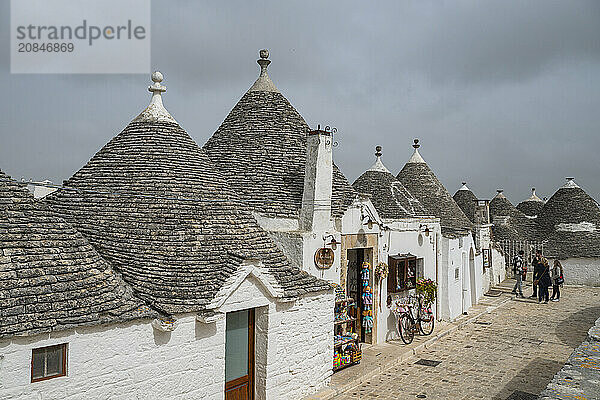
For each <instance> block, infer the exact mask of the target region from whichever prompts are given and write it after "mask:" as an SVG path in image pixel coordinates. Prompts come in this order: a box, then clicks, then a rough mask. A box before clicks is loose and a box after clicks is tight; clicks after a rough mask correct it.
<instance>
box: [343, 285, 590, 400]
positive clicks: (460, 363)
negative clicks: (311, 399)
mask: <svg viewBox="0 0 600 400" xmlns="http://www.w3.org/2000/svg"><path fill="white" fill-rule="evenodd" d="M527 292H528V293H531V289H529V288H528V289H527ZM504 296H508V294H505V295H504ZM598 317H600V288H576V287H566V288H564V289H563V290H562V298H561V301H560V302H557V303H553V302H550V303H549V304H538V303H537V301H535V302H534V301H532V300H529V299H524V300H521V299H519V300H512V301H510V302H509V303H508V304H505V305H503V306H502V307H499V308H498V309H496V310H494V311H493V312H491V313H490V314H485V315H483V316H481V317H480V318H479V319H478V320H477V322H475V323H472V324H469V325H467V326H465V327H464V328H462V329H459V330H457V331H455V332H453V333H451V334H450V335H448V336H445V337H443V338H441V339H440V340H439V341H437V342H436V343H435V344H434V345H433V346H432V347H431V348H429V349H426V350H424V351H423V352H422V353H420V354H419V355H418V356H416V357H415V358H413V359H409V360H408V361H407V362H405V363H402V364H399V365H398V366H397V367H393V368H392V369H390V370H388V371H386V372H384V373H381V374H379V375H378V376H376V377H375V378H373V379H371V380H370V381H368V382H367V383H365V384H364V385H363V386H362V387H361V388H359V389H356V390H352V391H350V392H346V393H344V394H341V395H338V396H337V397H335V399H339V400H345V399H390V400H391V399H394V400H396V399H418V398H427V399H494V400H496V399H502V400H504V399H510V400H520V399H524V400H528V399H533V398H537V395H538V394H539V393H540V392H541V391H542V390H543V389H544V388H545V387H546V385H547V384H548V382H550V381H551V380H552V377H553V376H554V374H555V373H556V372H557V371H558V370H560V369H561V368H562V366H563V364H564V363H565V361H566V360H567V358H568V357H569V355H570V354H571V352H572V351H573V350H574V349H575V348H576V347H577V346H579V345H580V344H581V342H582V341H583V340H584V339H585V337H586V333H587V331H588V329H589V328H590V327H591V326H592V325H593V324H594V321H595V320H596V319H597V318H598ZM419 359H427V360H434V361H441V363H440V364H439V365H437V366H435V367H433V366H423V365H418V364H415V362H416V361H418V360H419ZM533 394H535V397H534V396H533Z"/></svg>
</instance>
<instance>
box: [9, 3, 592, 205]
mask: <svg viewBox="0 0 600 400" xmlns="http://www.w3.org/2000/svg"><path fill="white" fill-rule="evenodd" d="M0 16H1V17H0V18H1V24H0V52H1V53H2V54H3V56H2V57H0V90H2V96H1V97H0V107H1V110H2V114H1V115H2V116H1V117H0V169H2V170H4V171H5V172H7V173H9V174H10V175H12V176H13V177H14V178H17V179H20V178H21V177H25V178H27V179H28V178H30V177H31V178H34V179H43V178H49V179H50V180H52V181H54V182H62V180H63V179H66V178H68V177H69V176H71V175H72V174H73V173H74V172H75V171H76V170H78V169H79V168H81V167H82V166H83V165H84V164H85V163H86V162H87V160H88V159H89V158H90V157H91V156H92V155H93V154H94V153H95V152H96V151H98V150H99V149H100V148H101V147H102V146H103V145H104V144H105V143H106V142H108V140H110V139H111V138H112V137H113V136H115V135H116V134H117V133H119V132H120V131H121V130H122V129H123V128H124V127H125V126H126V125H127V123H129V121H130V120H131V119H133V118H134V117H135V116H136V115H137V114H139V112H141V111H142V110H143V109H144V108H145V107H146V105H147V104H148V102H149V100H150V94H149V93H148V91H147V87H148V85H149V83H150V80H149V76H144V75H11V74H10V60H9V58H8V54H9V29H10V20H9V16H10V13H9V1H8V0H0ZM262 48H268V49H269V50H270V53H271V57H270V59H271V60H272V63H271V65H270V67H269V74H270V76H271V78H272V79H273V81H274V82H275V84H276V85H277V87H278V88H279V89H280V90H281V92H282V93H283V94H284V95H285V96H286V97H287V98H288V100H290V102H291V103H292V104H293V105H294V106H295V107H296V109H297V110H298V111H299V112H300V113H301V114H302V116H303V117H304V118H305V120H306V121H307V122H308V124H309V125H310V126H312V127H316V124H318V123H320V124H322V125H324V124H328V125H332V126H336V127H337V128H338V132H339V133H340V134H339V135H338V140H339V143H340V145H339V147H337V148H336V149H335V155H334V157H335V161H336V163H337V164H338V165H339V167H340V168H341V170H342V171H343V172H344V174H345V175H346V176H347V177H348V179H349V180H350V182H353V181H354V179H356V178H357V177H358V176H359V175H360V174H361V173H362V172H363V171H364V170H365V169H367V168H368V167H370V166H371V164H372V163H373V162H374V156H373V153H374V147H375V146H376V145H381V146H383V161H384V164H385V165H386V166H387V167H388V169H390V170H391V171H392V172H393V173H397V172H398V171H399V170H400V169H401V168H402V166H403V165H404V163H405V162H406V161H407V160H408V158H409V157H410V155H411V153H412V150H413V149H412V147H411V144H412V140H413V138H415V137H418V138H420V140H421V143H422V147H421V154H422V156H423V158H425V160H426V161H427V162H428V163H429V165H430V166H431V168H432V169H433V170H434V171H435V172H436V174H437V175H438V177H439V178H440V180H441V181H442V183H444V185H445V186H446V187H447V188H448V190H449V191H450V192H451V193H454V192H455V191H456V190H457V189H458V188H459V187H460V182H461V181H463V180H466V181H467V182H468V185H469V187H470V188H471V189H472V190H473V191H474V192H475V194H476V195H477V196H479V197H481V198H490V197H492V196H493V195H494V193H495V190H496V189H497V188H504V189H505V194H506V195H507V196H508V197H509V199H510V200H511V201H512V202H513V203H515V204H516V203H518V202H519V201H521V200H523V199H524V198H526V197H528V196H529V194H530V188H531V187H532V186H536V187H537V188H538V194H539V195H540V196H548V197H549V196H550V195H552V193H554V191H555V190H556V189H557V188H558V187H559V186H560V185H562V184H563V182H564V177H565V176H574V177H575V178H576V182H578V183H579V185H580V186H582V187H583V188H584V189H585V190H586V191H587V192H588V193H589V194H590V195H592V196H593V197H594V198H596V199H597V200H598V199H600V196H599V193H600V174H599V173H598V172H599V170H600V156H599V152H600V135H599V133H600V132H599V126H600V2H599V1H578V0H564V1H550V0H540V1H533V0H527V1H511V0H499V1H424V0H415V1H410V2H409V1H398V0H392V1H377V2H366V1H356V2H353V1H343V2H342V1H338V2H333V1H328V2H323V1H307V0H302V1H289V0H286V1H232V0H227V1H212V2H206V1H177V0H169V1H166V0H164V1H152V69H158V70H160V71H162V72H163V74H164V76H165V80H164V82H163V84H164V85H165V86H167V88H168V90H167V93H166V94H165V95H164V102H165V105H166V107H167V109H168V110H169V111H170V112H171V114H172V115H173V116H174V117H175V119H177V121H178V122H179V123H180V124H181V125H182V126H183V128H184V129H186V130H187V131H188V132H189V134H190V135H191V136H192V137H193V138H194V139H195V140H196V141H197V142H198V143H199V144H200V145H202V144H204V142H205V141H206V140H207V139H208V137H209V136H210V135H211V134H212V133H213V132H214V131H215V130H216V129H217V127H218V126H219V124H220V123H221V122H222V120H223V119H224V118H225V116H226V115H227V113H229V111H230V110H231V108H232V107H233V106H234V105H235V103H236V102H237V101H238V100H239V99H240V97H241V96H242V95H243V94H244V92H245V91H246V90H247V89H248V88H249V87H250V86H251V84H252V83H253V82H254V80H255V79H256V77H257V76H258V72H259V67H258V65H257V64H256V59H257V58H258V50H259V49H262Z"/></svg>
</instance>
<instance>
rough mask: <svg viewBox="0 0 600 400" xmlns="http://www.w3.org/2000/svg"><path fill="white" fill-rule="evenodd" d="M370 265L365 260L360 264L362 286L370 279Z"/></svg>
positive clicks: (366, 284) (367, 283)
mask: <svg viewBox="0 0 600 400" xmlns="http://www.w3.org/2000/svg"><path fill="white" fill-rule="evenodd" d="M370 267H371V266H370V265H369V263H368V262H366V261H365V262H364V263H363V264H362V270H361V271H360V279H361V280H362V286H363V287H367V286H369V280H370V274H371V272H370V271H369V269H370Z"/></svg>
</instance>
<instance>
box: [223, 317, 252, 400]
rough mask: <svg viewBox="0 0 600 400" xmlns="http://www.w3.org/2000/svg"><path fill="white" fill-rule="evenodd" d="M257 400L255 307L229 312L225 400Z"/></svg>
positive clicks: (226, 342)
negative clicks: (255, 385) (255, 389)
mask: <svg viewBox="0 0 600 400" xmlns="http://www.w3.org/2000/svg"><path fill="white" fill-rule="evenodd" d="M253 399H254V309H250V310H243V311H235V312H231V313H227V320H226V325H225V400H253Z"/></svg>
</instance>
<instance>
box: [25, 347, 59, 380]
mask: <svg viewBox="0 0 600 400" xmlns="http://www.w3.org/2000/svg"><path fill="white" fill-rule="evenodd" d="M66 374H67V344H66V343H65V344H59V345H57V346H49V347H40V348H39V349H33V350H32V352H31V382H38V381H43V380H46V379H50V378H56V377H59V376H65V375H66Z"/></svg>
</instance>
